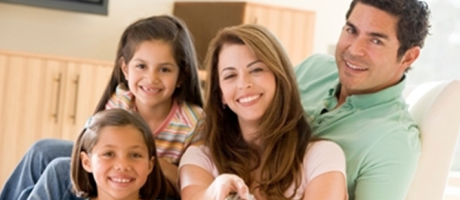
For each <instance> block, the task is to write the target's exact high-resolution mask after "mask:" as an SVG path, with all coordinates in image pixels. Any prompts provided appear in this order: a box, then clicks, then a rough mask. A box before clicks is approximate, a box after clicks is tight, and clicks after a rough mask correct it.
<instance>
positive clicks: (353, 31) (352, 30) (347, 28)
mask: <svg viewBox="0 0 460 200" xmlns="http://www.w3.org/2000/svg"><path fill="white" fill-rule="evenodd" d="M345 31H346V32H347V33H350V34H356V30H355V29H354V28H353V27H350V26H346V27H345Z"/></svg>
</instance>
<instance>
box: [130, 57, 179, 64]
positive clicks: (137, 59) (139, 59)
mask: <svg viewBox="0 0 460 200" xmlns="http://www.w3.org/2000/svg"><path fill="white" fill-rule="evenodd" d="M134 61H140V62H143V63H146V62H147V61H145V60H143V59H141V58H136V59H134ZM158 65H172V66H176V65H175V64H174V63H171V62H162V63H158Z"/></svg>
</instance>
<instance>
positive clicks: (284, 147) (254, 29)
mask: <svg viewBox="0 0 460 200" xmlns="http://www.w3.org/2000/svg"><path fill="white" fill-rule="evenodd" d="M225 44H239V45H246V46H247V47H249V48H250V49H251V50H252V51H253V52H254V54H255V55H256V57H257V58H258V59H259V60H261V61H262V62H263V63H265V64H266V65H267V66H268V67H269V68H270V70H271V71H272V72H273V73H274V75H275V80H276V92H275V96H274V98H273V102H271V105H270V106H268V109H267V110H266V111H265V113H264V115H263V116H262V120H261V122H260V124H259V127H260V129H259V130H258V133H257V135H256V139H255V140H257V141H260V144H259V145H258V146H256V145H254V144H252V143H248V142H246V141H245V140H244V139H243V137H242V134H241V130H240V128H239V125H238V116H237V115H236V114H235V113H234V112H233V111H232V110H231V109H229V108H228V107H224V106H222V105H223V104H222V92H221V90H220V85H219V73H218V63H219V54H220V52H221V50H222V48H223V46H224V45H225ZM205 66H206V67H207V71H208V73H209V74H208V77H207V78H208V79H207V80H208V81H209V83H208V84H207V88H206V102H207V103H206V105H205V107H204V111H205V114H206V117H205V131H204V139H205V145H206V146H207V147H209V149H210V153H211V156H212V159H213V160H214V161H215V164H216V166H217V169H218V170H219V173H232V174H236V175H238V176H240V177H241V178H243V180H244V181H245V182H246V184H247V185H252V183H254V182H255V183H256V184H257V188H258V189H260V191H261V193H262V195H265V196H266V197H267V198H270V199H286V197H285V196H284V192H285V191H286V190H287V189H288V188H289V187H290V186H291V185H292V184H293V183H294V184H295V188H296V190H297V188H298V187H299V186H300V183H301V179H302V162H303V159H304V155H305V152H306V148H307V144H308V143H309V141H310V137H311V130H310V127H309V125H308V123H307V121H306V119H305V117H304V112H303V108H302V104H301V102H300V95H299V92H298V89H297V83H296V79H295V76H294V72H293V67H292V65H291V63H290V61H289V58H288V56H287V55H286V53H285V51H284V49H283V48H282V46H281V44H280V43H279V42H278V40H277V39H276V37H275V36H274V35H272V34H271V33H270V32H269V31H268V30H266V29H265V28H263V27H261V26H258V25H250V24H248V25H240V26H235V27H229V28H225V29H223V30H221V31H220V32H219V33H218V34H217V36H216V37H215V38H214V39H213V40H212V42H211V44H210V47H209V49H208V54H207V56H206V61H205ZM248 155H249V156H248ZM259 167H260V170H261V171H260V174H257V175H255V176H251V172H252V171H253V170H255V169H257V168H259ZM293 195H294V194H293ZM292 197H293V196H291V197H289V198H292Z"/></svg>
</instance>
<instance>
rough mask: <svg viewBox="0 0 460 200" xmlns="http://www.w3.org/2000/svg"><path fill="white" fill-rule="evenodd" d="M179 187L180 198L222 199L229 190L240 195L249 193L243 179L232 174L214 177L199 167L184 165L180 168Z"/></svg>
mask: <svg viewBox="0 0 460 200" xmlns="http://www.w3.org/2000/svg"><path fill="white" fill-rule="evenodd" d="M179 174H180V187H181V197H182V200H202V199H207V200H224V199H225V198H226V197H227V196H228V195H229V194H230V192H237V193H238V194H239V196H240V197H246V196H248V195H249V192H248V187H247V186H246V184H245V183H244V181H243V179H241V178H240V177H238V176H236V175H232V174H222V175H220V176H218V177H217V178H215V179H214V177H213V176H212V175H211V174H210V173H209V172H208V171H206V170H204V169H203V168H201V167H198V166H194V165H185V166H183V167H181V168H180V171H179Z"/></svg>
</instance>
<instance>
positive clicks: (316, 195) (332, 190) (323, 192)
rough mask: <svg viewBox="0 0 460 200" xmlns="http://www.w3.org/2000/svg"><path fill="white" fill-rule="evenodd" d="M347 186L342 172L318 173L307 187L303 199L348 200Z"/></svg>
mask: <svg viewBox="0 0 460 200" xmlns="http://www.w3.org/2000/svg"><path fill="white" fill-rule="evenodd" d="M346 199H348V195H347V186H346V181H345V177H344V175H343V173H342V172H338V171H331V172H327V173H324V174H321V175H318V176H317V177H315V178H314V179H313V180H311V182H310V183H308V185H307V188H305V195H304V198H303V200H346Z"/></svg>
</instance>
